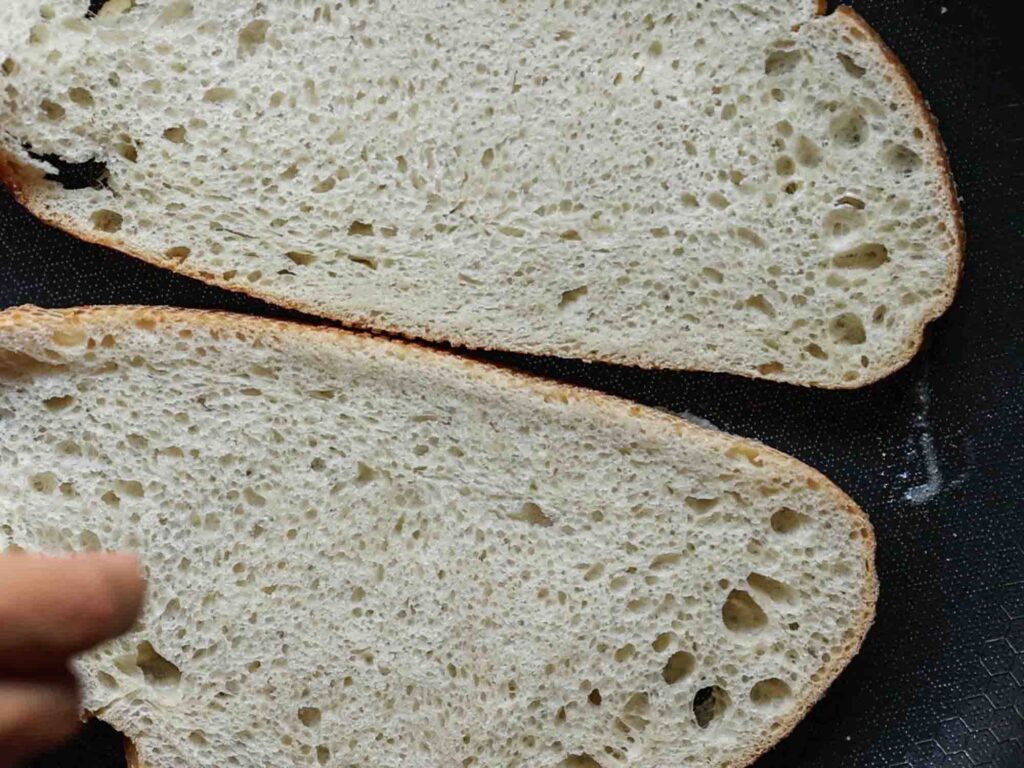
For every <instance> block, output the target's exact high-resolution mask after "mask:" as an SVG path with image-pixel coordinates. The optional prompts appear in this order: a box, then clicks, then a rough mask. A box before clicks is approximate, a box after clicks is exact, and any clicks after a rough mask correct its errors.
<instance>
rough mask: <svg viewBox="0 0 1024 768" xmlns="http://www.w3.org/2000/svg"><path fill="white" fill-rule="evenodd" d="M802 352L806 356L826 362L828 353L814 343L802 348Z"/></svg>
mask: <svg viewBox="0 0 1024 768" xmlns="http://www.w3.org/2000/svg"><path fill="white" fill-rule="evenodd" d="M804 351H805V352H807V354H809V355H810V356H811V357H813V358H816V359H818V360H828V353H827V352H826V351H825V350H824V349H822V348H821V346H819V345H818V344H815V343H814V342H811V343H810V344H808V345H807V346H806V347H804Z"/></svg>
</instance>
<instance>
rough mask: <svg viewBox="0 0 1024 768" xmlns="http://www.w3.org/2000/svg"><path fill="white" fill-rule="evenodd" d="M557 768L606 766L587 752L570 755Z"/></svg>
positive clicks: (597, 767) (602, 767)
mask: <svg viewBox="0 0 1024 768" xmlns="http://www.w3.org/2000/svg"><path fill="white" fill-rule="evenodd" d="M556 768H604V766H602V765H601V764H600V763H599V762H597V760H595V759H594V758H593V757H591V756H590V755H588V754H586V753H582V754H579V755H569V756H568V757H566V758H565V760H563V761H562V762H560V763H559V764H558V766H557V767H556Z"/></svg>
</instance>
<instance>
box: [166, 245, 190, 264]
mask: <svg viewBox="0 0 1024 768" xmlns="http://www.w3.org/2000/svg"><path fill="white" fill-rule="evenodd" d="M191 254H192V249H191V248H189V247H188V246H184V245H176V246H174V247H173V248H168V249H167V250H166V251H164V256H166V257H167V259H168V260H169V261H173V262H176V263H178V264H180V263H181V262H183V261H185V259H187V258H188V257H189V256H190V255H191Z"/></svg>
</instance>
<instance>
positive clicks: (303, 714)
mask: <svg viewBox="0 0 1024 768" xmlns="http://www.w3.org/2000/svg"><path fill="white" fill-rule="evenodd" d="M297 714H298V718H299V722H300V723H302V724H303V725H304V726H306V727H307V728H315V727H316V726H318V725H320V718H321V712H320V709H319V708H318V707H299V711H298V713H297Z"/></svg>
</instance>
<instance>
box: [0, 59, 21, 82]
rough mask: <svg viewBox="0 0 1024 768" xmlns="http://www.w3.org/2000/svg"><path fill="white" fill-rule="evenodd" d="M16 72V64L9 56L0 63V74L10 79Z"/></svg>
mask: <svg viewBox="0 0 1024 768" xmlns="http://www.w3.org/2000/svg"><path fill="white" fill-rule="evenodd" d="M17 71H18V62H16V61H15V60H14V59H12V58H11V57H10V56H8V57H6V58H5V59H4V60H3V62H0V72H2V73H3V74H4V75H6V76H8V77H10V76H11V75H13V74H14V73H15V72H17Z"/></svg>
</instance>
